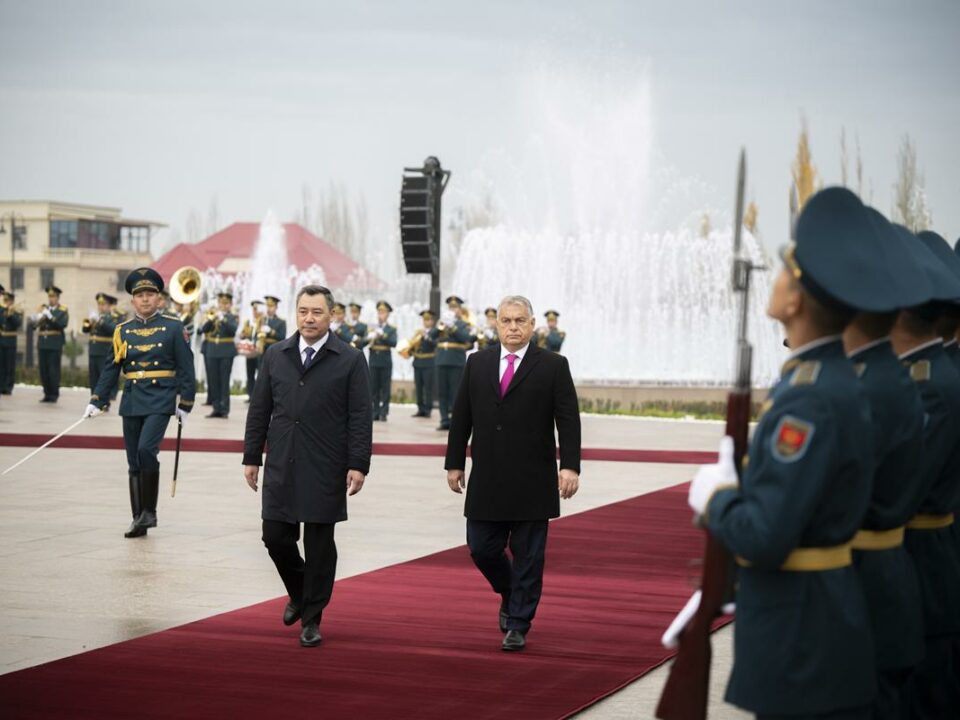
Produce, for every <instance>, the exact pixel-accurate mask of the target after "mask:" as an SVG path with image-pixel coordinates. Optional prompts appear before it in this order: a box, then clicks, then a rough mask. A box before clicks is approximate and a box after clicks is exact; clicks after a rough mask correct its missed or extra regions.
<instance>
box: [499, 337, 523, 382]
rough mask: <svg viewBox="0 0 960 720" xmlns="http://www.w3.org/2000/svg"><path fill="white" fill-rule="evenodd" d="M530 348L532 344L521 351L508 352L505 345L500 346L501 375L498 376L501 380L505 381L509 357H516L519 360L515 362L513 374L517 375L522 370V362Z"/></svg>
mask: <svg viewBox="0 0 960 720" xmlns="http://www.w3.org/2000/svg"><path fill="white" fill-rule="evenodd" d="M529 347H530V343H527V344H526V345H524V346H523V347H522V348H520V349H519V350H516V351H514V350H507V349H506V348H505V347H504V346H503V345H501V346H500V374H499V375H498V376H497V378H498V379H499V380H503V374H504V373H505V372H506V371H507V364H508V363H507V355H511V354H512V355H516V356H517V359H516V360H514V361H513V373H514V375H516V373H517V370H519V369H520V362H521V361H522V360H523V356H524V355H526V354H527V348H529Z"/></svg>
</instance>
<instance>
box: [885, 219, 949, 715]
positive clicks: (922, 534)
mask: <svg viewBox="0 0 960 720" xmlns="http://www.w3.org/2000/svg"><path fill="white" fill-rule="evenodd" d="M898 229H899V230H900V232H901V235H902V236H903V237H904V238H905V241H906V242H908V244H909V245H908V246H909V247H910V248H911V249H912V250H913V251H914V252H915V253H916V254H917V257H918V258H919V259H920V262H921V263H923V267H924V269H925V271H927V276H928V278H929V279H930V282H931V285H932V286H933V293H932V300H933V301H932V302H931V303H929V304H927V305H924V306H920V307H918V308H912V309H911V310H910V312H912V313H914V314H916V315H917V316H918V317H920V318H923V319H925V320H926V321H928V322H929V323H931V327H933V326H934V325H935V323H936V320H937V318H938V317H939V315H940V314H941V313H942V312H944V311H945V308H946V305H947V304H948V303H955V302H956V301H958V300H960V277H958V276H957V275H955V274H953V273H952V272H951V271H950V268H949V267H948V266H947V265H945V264H944V263H943V262H942V261H941V259H940V258H938V257H937V255H936V250H937V249H938V246H940V248H942V249H943V250H949V246H947V245H946V242H945V241H944V240H943V239H942V238H941V237H940V236H939V235H936V234H935V233H929V232H922V233H920V234H919V236H918V237H919V239H918V237H914V236H913V235H912V234H910V233H909V232H907V231H906V230H905V229H903V228H898ZM900 359H901V360H902V361H903V362H904V363H905V364H906V365H907V367H908V369H909V371H910V376H911V377H912V378H913V380H914V381H915V382H916V383H917V388H918V389H919V391H920V397H921V399H922V401H923V407H924V411H925V422H924V448H923V454H922V455H921V462H920V463H919V473H918V474H919V475H920V477H921V484H922V487H923V493H922V496H921V497H922V499H921V501H920V505H919V508H918V509H917V514H916V515H914V517H913V518H911V519H910V521H909V522H908V523H907V531H906V539H905V541H904V542H905V545H906V548H907V551H908V552H909V553H910V555H911V556H912V557H913V559H914V562H915V563H916V566H917V573H918V575H919V579H920V589H921V595H922V598H923V621H924V633H925V642H926V653H925V656H924V659H923V661H922V662H921V663H920V665H919V666H918V668H917V671H916V672H915V673H914V674H913V675H912V676H911V678H910V681H909V684H908V689H907V698H908V702H909V704H910V706H909V708H908V711H909V712H908V714H909V716H910V717H918V718H941V717H952V716H954V715H955V714H956V710H957V708H958V707H960V687H958V678H957V675H956V672H957V671H956V668H955V662H956V660H955V659H954V658H955V657H960V655H958V649H960V647H958V646H960V609H958V608H960V551H958V547H957V539H956V531H955V526H956V522H955V514H954V513H955V511H956V510H957V509H958V506H960V373H958V372H957V369H956V366H955V365H954V364H953V362H952V361H951V360H950V358H949V356H948V355H947V353H946V351H945V350H944V348H943V342H942V340H941V339H940V338H936V339H934V340H930V341H928V342H924V343H920V344H919V345H917V346H915V347H913V348H911V349H910V350H909V351H907V352H906V353H904V354H902V355H901V356H900Z"/></svg>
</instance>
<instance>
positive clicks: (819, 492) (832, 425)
mask: <svg viewBox="0 0 960 720" xmlns="http://www.w3.org/2000/svg"><path fill="white" fill-rule="evenodd" d="M872 234H873V233H872V230H871V226H870V222H869V216H868V215H867V213H866V210H865V208H864V207H863V205H862V203H861V202H860V201H859V199H858V198H857V197H856V196H855V195H853V193H850V192H849V191H847V190H844V189H842V188H829V189H827V190H823V191H821V192H820V193H818V194H817V195H815V196H814V197H812V198H811V199H810V200H809V201H808V202H807V204H806V206H805V207H804V210H803V213H802V214H801V215H800V218H799V220H798V223H797V232H796V236H797V242H796V244H795V245H791V246H790V247H789V248H787V249H786V250H785V251H784V253H783V258H784V267H783V269H782V270H781V272H780V274H779V275H778V277H777V279H776V281H775V283H774V286H773V290H772V293H771V296H770V304H769V307H768V310H767V313H768V314H769V315H770V316H771V317H773V318H774V319H776V320H778V321H779V322H780V323H781V324H782V325H783V327H784V329H785V331H786V335H787V339H788V340H789V346H790V348H791V349H792V352H791V355H790V357H789V359H788V361H787V362H786V364H785V365H784V367H783V370H782V374H781V378H780V380H779V382H778V383H777V384H776V385H775V387H774V388H773V390H772V391H771V395H770V400H769V401H768V405H769V407H768V409H767V410H766V413H765V414H764V415H763V417H762V418H761V419H760V421H759V423H758V425H757V427H756V430H755V432H754V435H753V438H752V441H751V443H750V448H749V458H748V460H749V462H747V461H745V462H744V470H743V474H742V477H741V479H740V481H739V486H738V481H737V474H736V470H735V469H734V464H733V442H732V440H731V439H730V438H724V442H723V444H722V446H721V460H720V462H719V463H718V464H717V465H713V466H705V467H703V468H701V470H700V472H698V473H697V476H696V477H695V478H694V481H693V483H691V487H690V505H691V507H693V508H694V510H695V511H697V512H698V513H701V515H702V518H703V520H704V522H705V523H706V524H707V526H708V527H709V529H710V531H711V532H712V533H713V534H714V535H715V536H716V537H717V538H718V539H719V540H720V541H721V542H722V543H723V544H724V545H726V546H727V548H728V549H729V550H730V552H731V553H732V554H733V555H734V556H735V557H736V559H737V563H738V564H739V565H740V573H739V585H738V591H737V622H736V627H735V630H734V666H733V672H732V675H731V677H730V683H729V686H728V688H727V695H726V698H727V700H728V701H729V702H732V703H733V704H735V705H738V706H740V707H743V708H745V709H747V710H750V711H752V712H754V713H756V714H757V716H758V717H759V718H769V717H791V718H794V717H796V718H814V717H820V718H831V719H833V720H839V719H841V718H868V717H870V714H871V703H872V702H873V700H874V698H875V695H876V691H877V689H876V670H875V656H874V649H873V640H872V633H871V628H870V620H869V614H868V610H867V607H866V602H865V599H864V595H863V590H862V587H861V583H860V578H859V576H858V573H857V570H856V569H855V568H854V567H853V564H852V562H853V558H852V549H851V544H852V540H853V538H854V536H855V535H856V534H857V531H858V530H859V529H860V527H861V522H862V521H863V519H864V517H865V514H866V512H867V509H868V506H869V502H870V492H871V484H872V478H873V471H874V451H873V447H872V442H871V439H872V426H871V420H870V408H869V406H868V405H867V402H866V400H865V398H864V397H863V395H862V394H861V392H860V389H859V387H858V382H857V375H856V373H855V372H854V369H853V365H852V364H851V363H850V361H849V360H848V359H847V357H846V355H845V354H844V350H843V343H842V338H841V333H842V332H843V330H844V328H845V327H846V326H847V325H848V324H849V322H850V320H851V319H852V318H853V316H854V314H855V312H856V311H857V310H863V311H869V312H873V311H876V310H880V309H882V308H883V307H884V306H885V305H886V303H885V302H884V301H883V300H882V297H881V296H882V292H878V288H877V284H876V283H874V282H869V281H868V280H869V278H870V276H871V273H872V272H873V271H874V270H876V269H878V267H879V266H880V264H881V263H882V259H881V258H879V257H878V255H877V254H876V253H873V254H871V253H872V250H871V243H870V238H871V236H872ZM881 290H884V289H883V288H881Z"/></svg>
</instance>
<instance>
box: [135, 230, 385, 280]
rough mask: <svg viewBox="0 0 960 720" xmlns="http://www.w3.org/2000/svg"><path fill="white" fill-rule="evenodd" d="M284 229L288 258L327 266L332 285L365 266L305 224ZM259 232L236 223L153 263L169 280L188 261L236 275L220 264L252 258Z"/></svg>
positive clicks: (182, 245) (301, 267)
mask: <svg viewBox="0 0 960 720" xmlns="http://www.w3.org/2000/svg"><path fill="white" fill-rule="evenodd" d="M283 229H284V230H285V231H286V241H287V260H288V261H289V262H290V263H291V264H292V265H295V266H296V267H297V269H298V270H306V269H307V268H309V267H310V266H311V265H318V266H319V267H321V268H323V272H324V274H325V275H326V277H327V283H328V284H329V285H330V286H331V287H340V286H342V285H343V284H344V282H345V281H346V279H347V278H348V277H349V276H350V275H351V274H352V273H354V272H357V271H360V270H363V268H362V267H361V266H360V265H358V264H357V263H356V262H354V261H353V260H352V259H351V258H350V257H349V256H347V255H344V254H343V253H342V252H340V251H339V250H337V249H336V248H335V247H333V246H332V245H330V244H329V243H327V242H325V241H324V240H321V239H320V238H318V237H317V236H316V235H314V234H313V233H311V232H310V231H309V230H307V229H306V228H304V227H302V226H301V225H297V224H296V223H286V224H284V226H283ZM259 233H260V225H259V224H258V223H252V222H244V223H239V222H238V223H233V225H230V226H228V227H225V228H224V229H223V230H220V231H219V232H216V233H214V234H213V235H211V236H210V237H208V238H207V239H205V240H201V241H200V242H198V243H196V244H194V245H188V244H186V243H180V244H179V245H176V246H175V247H173V248H172V249H170V250H169V251H167V252H166V253H164V254H163V255H162V256H161V257H160V258H159V259H157V261H156V262H155V263H154V264H153V267H154V269H155V270H156V271H157V272H159V273H160V275H161V276H162V277H163V278H164V280H166V281H169V279H170V276H171V275H173V273H174V272H175V271H176V270H177V268H180V267H183V266H184V265H193V266H194V267H196V268H197V269H199V270H201V271H203V270H207V269H209V268H212V269H214V270H218V271H219V272H222V273H223V274H225V275H232V274H235V273H236V269H235V268H223V269H221V267H220V266H221V265H222V264H223V263H224V261H225V260H228V259H233V258H236V259H249V258H252V257H253V250H254V246H255V245H256V242H257V236H258V235H259ZM368 275H369V273H368ZM370 279H371V283H370V284H371V285H373V286H380V285H381V282H380V280H379V279H377V278H375V277H373V276H372V275H370Z"/></svg>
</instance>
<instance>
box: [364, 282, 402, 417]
mask: <svg viewBox="0 0 960 720" xmlns="http://www.w3.org/2000/svg"><path fill="white" fill-rule="evenodd" d="M392 312H393V307H392V306H391V305H390V303H388V302H387V301H386V300H381V301H380V302H378V303H377V325H375V326H374V327H372V328H371V329H370V331H369V332H368V333H367V338H368V339H369V341H370V363H369V365H370V395H371V400H372V403H373V419H374V420H379V421H380V422H386V421H387V415H388V414H389V413H390V384H391V375H392V373H393V348H395V347H396V346H397V328H395V327H394V326H393V325H391V324H390V313H392Z"/></svg>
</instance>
